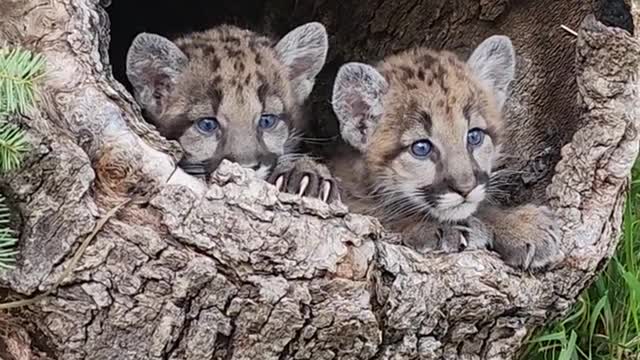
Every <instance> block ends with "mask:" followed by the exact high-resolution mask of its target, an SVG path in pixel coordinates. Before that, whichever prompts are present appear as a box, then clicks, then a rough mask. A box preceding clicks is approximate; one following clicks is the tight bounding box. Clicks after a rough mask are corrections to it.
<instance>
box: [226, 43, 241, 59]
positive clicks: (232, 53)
mask: <svg viewBox="0 0 640 360" xmlns="http://www.w3.org/2000/svg"><path fill="white" fill-rule="evenodd" d="M224 51H225V52H226V53H227V56H228V57H230V58H238V57H242V56H243V52H242V50H241V49H237V48H233V47H231V46H229V45H225V47H224Z"/></svg>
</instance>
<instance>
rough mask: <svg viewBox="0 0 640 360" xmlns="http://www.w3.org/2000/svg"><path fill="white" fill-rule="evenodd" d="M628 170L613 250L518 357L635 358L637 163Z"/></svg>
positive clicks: (638, 337)
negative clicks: (564, 311)
mask: <svg viewBox="0 0 640 360" xmlns="http://www.w3.org/2000/svg"><path fill="white" fill-rule="evenodd" d="M632 175H633V176H632V178H633V179H634V180H633V181H632V184H631V190H630V192H629V196H628V198H627V202H626V205H625V212H624V225H623V236H622V239H621V242H620V244H619V247H618V249H617V252H616V255H615V256H614V258H613V259H612V260H611V262H610V263H609V265H608V267H607V269H606V270H605V271H604V272H603V273H602V274H601V275H600V277H599V278H598V279H597V280H596V281H595V282H594V284H593V285H592V286H591V287H590V288H589V289H587V291H586V292H585V293H584V294H582V295H581V297H580V298H579V299H578V303H577V304H576V305H575V306H574V308H573V310H572V311H571V313H570V314H569V316H568V317H567V318H566V319H564V320H561V321H558V322H557V323H555V324H552V325H551V326H549V327H548V328H546V329H544V330H543V332H542V333H541V334H539V335H538V336H536V337H534V340H532V341H531V342H530V344H529V347H528V348H527V350H526V352H525V354H524V356H523V357H522V359H527V360H530V359H531V360H556V359H571V360H583V359H594V360H596V359H597V360H600V359H603V360H604V359H607V360H609V359H618V360H636V359H640V281H638V279H639V278H640V277H639V276H640V254H639V251H640V236H639V233H638V224H640V220H639V219H638V217H639V215H640V162H639V163H637V164H636V166H635V168H634V170H633V174H632Z"/></svg>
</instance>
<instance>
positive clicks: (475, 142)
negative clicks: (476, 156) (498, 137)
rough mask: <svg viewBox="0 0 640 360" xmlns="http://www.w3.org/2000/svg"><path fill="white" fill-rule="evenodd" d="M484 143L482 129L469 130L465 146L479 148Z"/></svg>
mask: <svg viewBox="0 0 640 360" xmlns="http://www.w3.org/2000/svg"><path fill="white" fill-rule="evenodd" d="M483 141H484V131H482V129H477V128H476V129H471V130H469V132H468V133H467V144H469V145H471V146H479V145H480V144H482V142H483Z"/></svg>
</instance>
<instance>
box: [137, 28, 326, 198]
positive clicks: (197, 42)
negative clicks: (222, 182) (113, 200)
mask: <svg viewBox="0 0 640 360" xmlns="http://www.w3.org/2000/svg"><path fill="white" fill-rule="evenodd" d="M327 49H328V40H327V33H326V31H325V28H324V26H323V25H321V24H319V23H308V24H305V25H302V26H300V27H298V28H296V29H294V30H292V31H291V32H289V33H288V34H286V35H285V36H284V37H283V38H282V39H280V40H279V41H277V42H276V41H272V40H271V39H269V38H267V37H265V36H262V35H259V34H256V33H254V32H252V31H249V30H244V29H240V28H237V27H234V26H230V25H222V26H218V27H215V28H212V29H210V30H206V31H202V32H195V33H190V34H187V35H185V36H183V37H181V38H178V39H176V40H174V41H171V40H169V39H166V38H164V37H162V36H159V35H155V34H148V33H142V34H139V35H138V36H137V37H136V38H135V39H134V40H133V43H132V45H131V47H130V48H129V52H128V54H127V76H128V78H129V81H130V82H131V84H132V85H133V88H134V95H135V97H136V100H137V101H138V103H139V104H140V105H141V107H142V108H143V110H144V112H145V117H146V118H147V120H149V121H150V122H152V123H153V124H154V125H155V126H156V127H157V129H158V130H159V132H160V134H161V135H163V136H165V137H166V138H168V139H170V140H177V141H178V142H179V143H180V145H181V146H182V148H183V150H184V158H183V159H181V161H180V163H179V165H180V167H181V168H183V169H184V170H185V171H186V172H188V173H190V174H192V175H203V176H206V175H208V174H210V173H211V172H213V171H214V170H215V169H216V168H217V167H218V165H219V164H220V162H221V161H222V160H223V159H227V160H229V161H233V162H236V163H238V164H240V165H242V166H244V167H247V168H251V169H254V170H255V171H256V173H257V175H258V176H259V177H261V178H263V179H267V180H269V181H271V182H272V183H275V184H276V185H278V186H279V187H280V188H281V189H282V190H285V191H289V192H294V193H299V194H301V195H308V196H321V197H322V199H323V200H326V201H329V200H331V199H334V198H336V195H335V194H336V192H337V190H336V188H335V186H334V182H333V181H332V179H331V177H330V175H329V174H328V171H327V170H326V167H324V166H323V165H320V164H318V163H316V162H314V161H312V160H311V159H309V158H307V157H305V156H301V155H300V154H296V153H295V151H298V150H299V149H298V146H299V144H300V140H301V134H302V133H304V132H305V131H306V130H307V129H306V127H307V125H308V124H307V121H305V107H304V105H305V101H306V100H307V97H308V96H309V94H310V92H311V90H312V88H313V85H314V81H315V78H316V76H317V75H318V73H319V72H320V70H321V69H322V67H323V66H324V63H325V59H326V55H327ZM276 167H278V168H279V169H284V168H286V169H287V171H286V172H278V174H277V175H278V176H270V175H273V172H274V169H275V168H276ZM299 175H301V176H299ZM296 176H297V177H296ZM294 180H295V181H297V183H295V181H294ZM285 183H286V184H285ZM283 185H286V186H283Z"/></svg>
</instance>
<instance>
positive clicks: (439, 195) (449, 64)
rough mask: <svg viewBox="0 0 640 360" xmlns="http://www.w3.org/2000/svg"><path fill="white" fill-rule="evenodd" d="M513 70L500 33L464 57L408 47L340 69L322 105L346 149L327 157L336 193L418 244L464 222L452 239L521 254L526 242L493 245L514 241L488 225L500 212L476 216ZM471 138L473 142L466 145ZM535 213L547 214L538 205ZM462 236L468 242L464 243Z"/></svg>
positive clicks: (431, 243)
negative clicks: (327, 103)
mask: <svg viewBox="0 0 640 360" xmlns="http://www.w3.org/2000/svg"><path fill="white" fill-rule="evenodd" d="M514 71H515V55H514V51H513V46H512V44H511V41H510V40H509V39H508V38H507V37H504V36H493V37H491V38H489V39H487V40H485V41H484V42H483V43H482V44H480V45H479V46H478V48H477V49H476V50H475V51H474V52H473V54H472V55H471V56H470V58H469V59H468V61H467V62H464V61H462V60H460V59H459V58H458V57H457V56H456V55H454V54H453V53H451V52H448V51H433V50H430V49H427V48H415V49H411V50H407V51H404V52H401V53H399V54H396V55H392V56H389V57H388V58H386V59H384V60H383V61H382V62H380V63H379V64H377V66H376V67H372V66H369V65H366V64H361V63H349V64H345V65H343V66H342V67H341V69H340V70H339V72H338V75H337V78H336V81H335V84H334V91H333V98H332V104H333V109H334V112H335V113H336V115H337V117H338V120H339V121H340V129H341V134H342V137H343V139H344V140H345V142H346V143H347V144H348V147H347V148H346V149H343V150H342V152H339V153H338V154H337V155H336V156H335V157H334V159H333V160H332V162H331V164H332V171H333V173H334V174H335V175H336V176H337V177H338V178H339V179H340V182H341V184H342V187H343V189H342V190H343V194H342V195H341V196H342V198H343V199H344V200H345V201H346V202H347V203H348V205H350V207H351V208H352V209H353V210H355V211H359V212H364V213H368V214H371V215H374V216H377V217H379V218H381V220H382V221H383V222H384V223H385V225H386V226H387V227H389V228H391V229H393V230H396V231H400V232H402V233H403V234H404V235H405V238H406V239H408V241H407V243H412V244H414V245H415V244H418V245H419V247H423V248H424V247H426V248H437V247H438V245H439V244H438V242H437V241H436V239H437V236H435V235H438V233H442V229H445V228H448V227H450V226H454V227H458V226H460V225H464V226H465V227H464V231H463V232H462V234H463V235H464V233H465V232H466V235H465V236H463V237H460V236H458V235H454V237H455V240H456V241H457V242H462V243H465V242H466V243H465V244H464V246H470V247H483V246H485V245H487V244H490V243H491V242H492V241H496V242H498V244H497V246H496V248H497V249H498V250H499V249H507V248H508V249H509V251H505V252H504V253H503V254H502V255H503V256H505V257H507V258H509V260H512V259H524V258H526V256H523V255H522V254H521V253H518V251H525V250H523V249H524V248H526V247H522V246H520V247H518V246H501V245H503V244H504V243H505V242H510V241H514V240H513V239H512V238H513V236H512V235H514V234H513V232H512V233H510V234H508V235H509V238H508V239H507V238H506V237H505V236H502V235H503V234H505V232H501V229H502V227H499V226H492V222H495V221H499V220H500V217H501V216H499V215H498V214H499V213H500V211H498V210H495V209H494V210H493V211H492V212H491V215H490V216H483V214H488V213H487V212H484V211H482V210H481V205H483V206H484V205H485V203H486V201H485V198H486V196H487V193H488V192H491V190H492V189H491V178H492V176H493V175H494V173H493V166H494V164H495V160H496V159H497V157H498V156H499V150H500V145H501V142H502V137H503V128H504V121H503V117H502V107H503V105H504V102H505V99H506V97H507V89H508V86H509V83H510V82H511V81H512V79H513V77H514ZM478 134H481V135H478ZM478 137H481V139H482V141H480V142H479V143H477V144H476V140H477V139H478ZM425 144H426V145H425ZM425 149H428V152H427V153H426V155H425V154H424V153H425ZM423 155H424V156H423ZM479 209H480V211H479ZM527 211H530V209H529V210H527ZM540 213H541V214H543V215H544V216H546V215H548V212H546V211H543V210H542V209H541V210H540ZM474 216H478V217H480V218H481V219H482V221H483V222H482V223H479V222H478V221H476V220H477V219H476V218H475V217H474ZM515 218H517V216H515V217H514V216H511V217H510V219H512V220H513V219H515ZM527 218H529V219H531V218H535V216H527ZM472 219H473V221H471V220H472ZM434 224H436V225H437V224H441V225H443V226H440V227H439V226H434ZM470 224H479V225H478V226H475V230H477V232H476V233H473V234H469V233H468V232H469V231H474V230H473V229H471V230H470V229H469V227H472V228H473V226H471V225H470ZM512 228H513V227H512ZM541 228H542V227H541ZM547 230H548V229H547V227H544V231H539V232H537V233H535V234H522V235H523V236H524V237H525V238H526V239H527V241H531V242H534V243H540V240H537V239H535V237H536V236H540V237H541V238H544V239H548V238H549V237H550V235H547V233H546V231H547ZM481 232H482V233H481ZM447 233H451V232H450V231H447ZM469 239H472V242H474V244H468V241H467V240H469ZM458 240H460V241H458ZM545 241H546V240H545ZM516 248H518V250H514V249H516ZM554 249H555V248H554ZM540 253H541V254H545V255H543V256H545V258H544V259H542V260H540V261H538V262H537V263H536V266H539V265H540V264H545V263H546V261H547V260H549V259H550V257H546V254H547V253H555V252H554V251H548V252H540ZM510 263H512V264H516V265H518V264H520V263H522V261H519V260H517V261H510ZM521 265H527V264H521ZM530 265H531V262H529V264H528V265H527V266H530Z"/></svg>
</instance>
